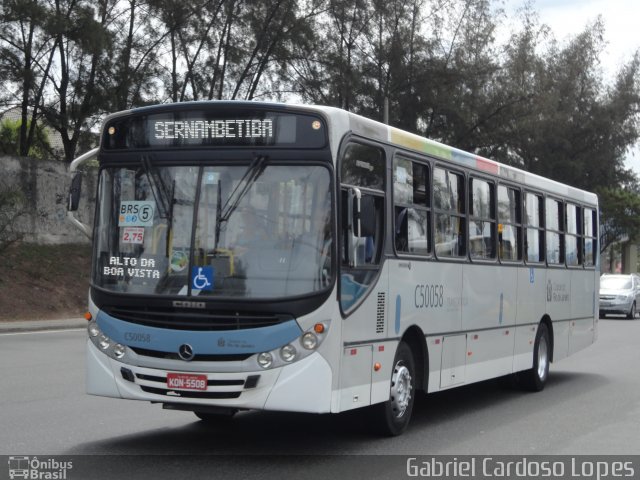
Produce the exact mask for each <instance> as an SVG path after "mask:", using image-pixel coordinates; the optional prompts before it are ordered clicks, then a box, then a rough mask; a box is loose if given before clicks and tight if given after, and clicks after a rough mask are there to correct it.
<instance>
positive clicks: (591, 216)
mask: <svg viewBox="0 0 640 480" xmlns="http://www.w3.org/2000/svg"><path fill="white" fill-rule="evenodd" d="M597 225H598V224H597V217H596V212H595V210H593V209H591V208H585V209H584V266H585V267H593V266H594V265H595V264H596V258H597V255H598V238H597V235H596V234H597V231H598V230H597Z"/></svg>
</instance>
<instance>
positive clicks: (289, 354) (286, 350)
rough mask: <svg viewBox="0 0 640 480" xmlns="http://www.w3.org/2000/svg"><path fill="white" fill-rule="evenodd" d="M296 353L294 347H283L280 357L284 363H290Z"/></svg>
mask: <svg viewBox="0 0 640 480" xmlns="http://www.w3.org/2000/svg"><path fill="white" fill-rule="evenodd" d="M296 353H297V352H296V347H294V346H293V345H285V346H284V347H282V348H281V349H280V356H281V357H282V360H284V361H285V362H291V361H292V360H293V359H294V358H296Z"/></svg>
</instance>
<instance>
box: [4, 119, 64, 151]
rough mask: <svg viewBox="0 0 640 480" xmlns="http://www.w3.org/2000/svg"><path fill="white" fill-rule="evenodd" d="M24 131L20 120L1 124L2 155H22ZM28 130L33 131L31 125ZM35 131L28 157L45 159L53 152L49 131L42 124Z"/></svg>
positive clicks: (6, 121)
mask: <svg viewBox="0 0 640 480" xmlns="http://www.w3.org/2000/svg"><path fill="white" fill-rule="evenodd" d="M23 130H24V129H23V128H22V122H21V121H20V120H5V121H3V122H2V123H0V154H7V155H21V149H20V148H19V145H20V133H21V132H22V131H23ZM26 130H28V131H31V130H32V129H31V125H28V126H27V129H26ZM33 130H34V131H35V139H34V141H32V142H31V145H30V147H29V150H28V151H27V156H29V157H33V158H39V159H45V158H47V157H48V156H50V155H51V152H52V150H51V145H50V144H49V136H48V135H47V131H46V130H45V128H44V126H42V124H38V125H37V126H36V127H35V128H34V129H33Z"/></svg>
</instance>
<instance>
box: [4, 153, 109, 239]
mask: <svg viewBox="0 0 640 480" xmlns="http://www.w3.org/2000/svg"><path fill="white" fill-rule="evenodd" d="M67 169H68V165H67V164H66V163H63V162H58V161H45V160H34V159H31V158H18V157H8V156H0V188H3V187H6V186H7V185H8V186H13V185H15V186H17V187H18V188H19V189H20V191H22V193H23V195H24V198H25V204H24V207H25V214H24V215H22V216H21V217H20V218H19V220H18V221H17V222H16V225H15V227H16V228H15V229H16V230H17V231H19V232H20V233H22V234H23V240H24V241H27V242H34V243H40V244H61V243H89V239H88V238H87V237H86V236H85V235H84V234H83V233H82V232H80V230H78V229H77V228H76V227H74V226H73V225H72V224H71V223H70V222H69V221H68V220H67V198H68V191H69V185H70V183H71V176H70V174H69V173H67ZM83 173H84V177H83V181H82V199H81V201H80V209H79V211H78V212H77V214H76V216H77V218H78V219H79V220H80V221H82V222H83V223H86V224H88V225H91V226H93V215H94V207H95V201H94V198H95V194H96V183H97V168H95V167H94V168H85V169H84V172H83Z"/></svg>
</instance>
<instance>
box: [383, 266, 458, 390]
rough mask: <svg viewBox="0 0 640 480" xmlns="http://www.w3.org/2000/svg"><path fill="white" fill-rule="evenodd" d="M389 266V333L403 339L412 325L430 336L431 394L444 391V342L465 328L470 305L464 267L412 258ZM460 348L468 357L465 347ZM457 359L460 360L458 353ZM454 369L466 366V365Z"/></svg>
mask: <svg viewBox="0 0 640 480" xmlns="http://www.w3.org/2000/svg"><path fill="white" fill-rule="evenodd" d="M387 265H389V278H390V280H389V316H388V326H387V331H388V334H389V336H390V337H392V338H393V337H395V338H398V337H401V336H402V334H403V333H404V332H406V331H407V329H408V328H409V327H411V326H412V325H417V326H418V327H419V328H420V329H421V330H422V332H423V333H424V334H425V335H426V336H427V349H428V353H429V362H428V363H429V386H428V391H429V392H433V391H437V390H439V389H440V366H441V361H442V357H441V355H442V342H443V340H444V337H445V335H447V334H452V333H456V332H459V331H460V330H461V328H462V305H463V303H465V302H467V298H466V297H465V296H463V290H462V269H463V265H462V264H460V263H456V262H434V261H417V260H409V259H407V260H404V259H402V260H399V261H398V260H394V261H387ZM456 345H457V347H459V348H460V352H461V353H462V357H464V356H465V345H462V344H461V345H458V344H456ZM449 353H452V352H449ZM453 353H455V352H453ZM454 357H455V358H460V357H459V356H456V355H455V354H454ZM458 363H460V362H458ZM453 366H454V367H455V366H457V367H464V362H462V364H461V365H453Z"/></svg>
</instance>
